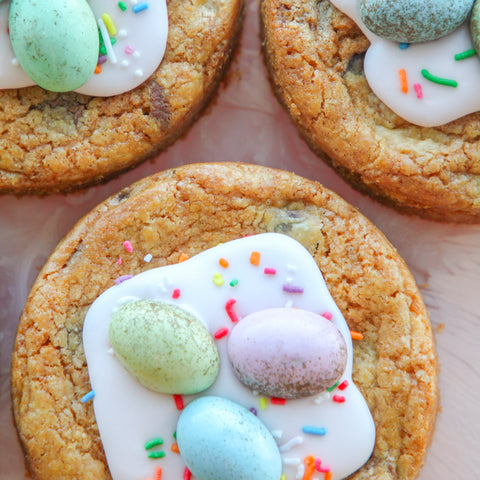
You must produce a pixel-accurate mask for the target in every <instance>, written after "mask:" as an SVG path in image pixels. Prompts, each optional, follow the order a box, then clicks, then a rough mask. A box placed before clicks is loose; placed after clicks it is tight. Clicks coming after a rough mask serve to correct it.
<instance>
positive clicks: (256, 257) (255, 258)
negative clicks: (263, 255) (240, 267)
mask: <svg viewBox="0 0 480 480" xmlns="http://www.w3.org/2000/svg"><path fill="white" fill-rule="evenodd" d="M250 263H251V264H252V265H257V266H258V265H260V252H252V254H251V255H250Z"/></svg>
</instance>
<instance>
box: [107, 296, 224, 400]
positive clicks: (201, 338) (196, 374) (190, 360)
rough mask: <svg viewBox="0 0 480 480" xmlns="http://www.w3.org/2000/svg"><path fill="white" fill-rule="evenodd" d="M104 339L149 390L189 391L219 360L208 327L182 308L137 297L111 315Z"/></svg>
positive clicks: (205, 382) (205, 383)
mask: <svg viewBox="0 0 480 480" xmlns="http://www.w3.org/2000/svg"><path fill="white" fill-rule="evenodd" d="M108 334H109V339H110V342H111V344H112V347H113V350H114V351H115V354H116V355H117V357H118V358H119V360H120V361H121V363H122V364H123V365H124V367H125V368H126V369H127V370H128V371H129V372H130V373H131V374H132V375H134V376H135V377H136V378H137V379H138V380H139V382H140V383H141V384H142V385H144V386H146V387H147V388H150V389H151V390H154V391H157V392H162V393H172V394H193V393H198V392H201V391H203V390H205V389H207V388H208V387H209V386H210V385H211V384H212V383H213V382H214V381H215V379H216V377H217V374H218V370H219V365H220V360H219V356H218V351H217V347H216V345H215V343H214V341H213V338H212V337H211V335H210V333H209V332H208V331H207V329H206V328H205V327H204V326H203V325H202V324H201V323H200V322H199V321H198V320H197V319H196V318H195V317H194V316H193V315H192V314H190V313H188V312H187V311H185V310H183V309H181V308H179V307H177V306H175V305H170V304H167V303H162V302H155V301H149V300H141V301H135V302H130V303H127V304H125V305H123V306H122V307H121V308H120V309H119V310H118V311H117V312H115V314H114V315H113V316H112V320H111V322H110V325H109V330H108Z"/></svg>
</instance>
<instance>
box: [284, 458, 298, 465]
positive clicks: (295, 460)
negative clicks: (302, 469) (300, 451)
mask: <svg viewBox="0 0 480 480" xmlns="http://www.w3.org/2000/svg"><path fill="white" fill-rule="evenodd" d="M282 462H283V463H284V464H285V465H300V464H301V463H302V461H301V460H300V459H299V458H298V457H290V458H284V457H282Z"/></svg>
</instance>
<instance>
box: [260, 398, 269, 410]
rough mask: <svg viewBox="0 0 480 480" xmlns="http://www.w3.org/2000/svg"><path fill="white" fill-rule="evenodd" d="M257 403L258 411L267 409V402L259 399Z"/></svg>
mask: <svg viewBox="0 0 480 480" xmlns="http://www.w3.org/2000/svg"><path fill="white" fill-rule="evenodd" d="M258 402H259V403H260V410H265V409H266V408H267V400H266V399H265V398H264V397H260V399H259V400H258Z"/></svg>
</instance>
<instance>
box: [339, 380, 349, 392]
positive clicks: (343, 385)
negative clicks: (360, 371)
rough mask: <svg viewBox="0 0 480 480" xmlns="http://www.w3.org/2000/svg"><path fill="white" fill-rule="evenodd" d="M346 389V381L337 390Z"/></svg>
mask: <svg viewBox="0 0 480 480" xmlns="http://www.w3.org/2000/svg"><path fill="white" fill-rule="evenodd" d="M347 387H348V380H344V381H343V382H342V383H341V384H340V385H339V386H338V389H339V390H345V389H346V388H347Z"/></svg>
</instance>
